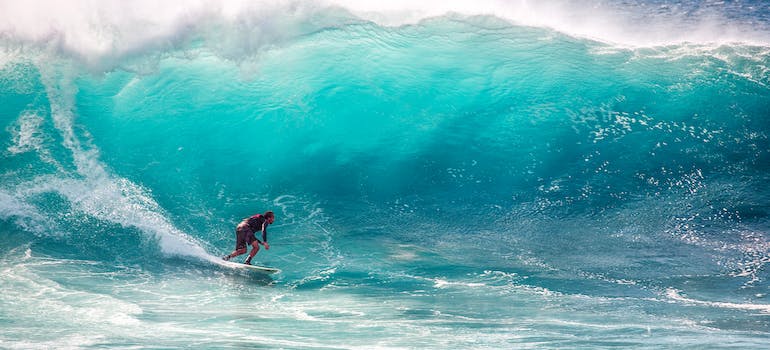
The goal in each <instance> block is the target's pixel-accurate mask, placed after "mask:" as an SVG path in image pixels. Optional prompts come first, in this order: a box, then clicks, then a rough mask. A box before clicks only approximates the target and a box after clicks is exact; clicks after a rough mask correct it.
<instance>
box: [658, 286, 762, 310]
mask: <svg viewBox="0 0 770 350" xmlns="http://www.w3.org/2000/svg"><path fill="white" fill-rule="evenodd" d="M666 297H668V298H670V299H672V300H676V301H680V302H684V303H688V304H694V305H704V306H711V307H718V308H725V309H738V310H748V311H759V312H761V313H764V314H770V305H768V304H748V303H730V302H721V301H705V300H697V299H692V298H688V297H686V296H684V295H683V294H682V292H681V291H680V290H677V289H674V288H668V289H667V290H666Z"/></svg>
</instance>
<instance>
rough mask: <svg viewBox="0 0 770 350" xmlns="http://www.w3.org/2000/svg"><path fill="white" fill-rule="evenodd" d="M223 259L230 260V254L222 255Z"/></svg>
mask: <svg viewBox="0 0 770 350" xmlns="http://www.w3.org/2000/svg"><path fill="white" fill-rule="evenodd" d="M222 260H224V261H230V255H225V256H223V257H222Z"/></svg>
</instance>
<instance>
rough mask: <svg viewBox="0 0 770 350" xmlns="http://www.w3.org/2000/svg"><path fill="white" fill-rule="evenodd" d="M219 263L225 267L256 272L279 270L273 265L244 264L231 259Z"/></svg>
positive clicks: (266, 272)
mask: <svg viewBox="0 0 770 350" xmlns="http://www.w3.org/2000/svg"><path fill="white" fill-rule="evenodd" d="M221 263H222V264H223V265H225V266H227V267H232V268H236V269H247V270H251V271H256V272H260V273H264V274H268V275H270V274H274V273H276V272H281V270H279V269H276V268H274V267H267V266H259V265H246V264H241V263H236V262H232V261H221Z"/></svg>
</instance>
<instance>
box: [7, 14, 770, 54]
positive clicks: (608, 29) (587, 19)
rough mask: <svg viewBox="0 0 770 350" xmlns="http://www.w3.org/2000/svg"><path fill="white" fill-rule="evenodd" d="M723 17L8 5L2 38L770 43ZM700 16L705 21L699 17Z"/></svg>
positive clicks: (105, 47)
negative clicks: (463, 36)
mask: <svg viewBox="0 0 770 350" xmlns="http://www.w3.org/2000/svg"><path fill="white" fill-rule="evenodd" d="M717 11H718V9H708V10H702V11H689V12H688V11H681V12H682V13H678V12H676V11H662V10H661V9H655V8H649V7H645V6H631V5H629V6H627V7H619V6H618V5H614V6H613V5H611V4H606V3H604V2H599V1H595V2H585V1H547V2H545V1H542V2H541V1H527V0H518V1H517V0H513V1H502V0H478V1H463V0H445V1H418V2H415V1H405V0H396V1H378V2H375V1H355V0H315V1H289V0H265V1H248V0H230V1H226V0H196V1H164V2H157V1H152V0H137V1H131V2H126V1H118V0H106V1H90V0H74V1H67V2H60V1H51V0H30V1H23V2H20V1H12V0H0V40H3V39H5V40H7V41H10V42H15V43H22V44H32V45H33V46H38V47H41V48H45V49H53V50H55V51H62V52H66V53H69V54H71V55H74V56H76V57H81V58H85V59H86V60H89V61H92V62H95V61H99V60H100V59H103V58H105V57H108V58H109V57H122V56H126V55H128V56H131V55H134V54H138V53H142V52H153V51H158V50H166V49H173V48H178V47H179V46H182V45H184V44H185V43H188V42H190V41H193V40H197V39H203V40H204V41H206V42H207V43H208V45H212V46H214V47H216V48H217V50H218V51H220V52H221V53H222V54H223V55H224V56H226V57H242V56H243V55H245V56H250V55H253V54H255V53H257V52H259V51H260V50H262V49H263V48H265V47H271V46H273V45H276V44H280V43H281V42H284V41H286V40H290V39H292V38H296V37H298V36H301V35H304V34H307V33H311V32H314V31H316V30H321V29H323V28H330V27H338V26H340V25H344V24H345V23H350V22H351V21H352V22H355V21H360V20H365V21H372V22H375V23H378V24H380V25H385V26H400V25H409V24H416V23H419V22H420V21H422V20H425V19H428V18H433V17H438V16H445V15H448V14H449V15H455V14H457V15H460V16H495V17H498V18H500V19H502V20H505V21H507V22H509V23H511V24H513V25H520V26H532V27H542V28H550V29H553V30H556V31H559V32H562V33H565V34H567V35H571V36H575V37H582V38H590V39H596V40H599V41H603V42H608V43H615V44H620V45H623V46H631V47H638V46H663V45H671V44H679V43H685V42H686V43H696V44H698V43H703V44H717V45H719V44H725V43H735V42H739V43H750V44H757V45H764V46H766V45H768V44H770V33H769V32H768V30H767V28H762V27H761V26H760V27H757V24H756V23H752V22H751V21H750V20H746V23H743V22H739V21H738V20H735V19H727V18H726V16H725V15H723V14H721V13H718V12H717ZM693 12H695V13H693Z"/></svg>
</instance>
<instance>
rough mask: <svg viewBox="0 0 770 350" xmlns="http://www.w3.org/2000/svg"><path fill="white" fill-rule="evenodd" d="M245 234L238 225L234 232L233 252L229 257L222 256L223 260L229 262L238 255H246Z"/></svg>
mask: <svg viewBox="0 0 770 350" xmlns="http://www.w3.org/2000/svg"><path fill="white" fill-rule="evenodd" d="M246 233H247V232H245V231H244V230H242V229H241V226H240V225H239V226H238V229H237V230H236V231H235V250H233V252H232V253H230V254H229V255H225V256H223V257H222V259H223V260H230V259H232V258H234V257H236V256H238V255H241V254H245V253H246Z"/></svg>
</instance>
